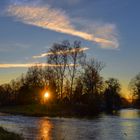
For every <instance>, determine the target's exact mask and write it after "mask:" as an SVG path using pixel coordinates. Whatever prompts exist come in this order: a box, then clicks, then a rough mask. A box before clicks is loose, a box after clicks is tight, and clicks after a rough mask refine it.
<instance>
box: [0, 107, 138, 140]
mask: <svg viewBox="0 0 140 140" xmlns="http://www.w3.org/2000/svg"><path fill="white" fill-rule="evenodd" d="M0 126H2V127H4V128H6V129H7V130H9V131H12V132H16V133H19V134H22V135H23V137H24V138H25V139H26V140H140V111H139V110H136V109H124V110H121V111H120V112H118V113H117V114H116V115H105V114H102V115H100V116H99V117H97V118H94V119H76V118H58V117H54V118H50V117H25V116H19V115H8V114H3V113H0Z"/></svg>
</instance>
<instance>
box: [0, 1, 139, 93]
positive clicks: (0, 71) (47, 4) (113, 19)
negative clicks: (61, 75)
mask: <svg viewBox="0 0 140 140" xmlns="http://www.w3.org/2000/svg"><path fill="white" fill-rule="evenodd" d="M139 5H140V1H139V0H123V1H122V0H59V1H56V0H1V1H0V83H5V82H9V81H10V80H11V79H13V78H16V77H18V76H19V75H21V73H23V72H25V71H26V70H27V68H25V67H26V66H25V67H24V68H17V67H19V66H17V67H16V65H15V64H27V63H36V62H43V60H45V59H33V58H32V57H33V56H35V55H39V54H42V53H45V52H46V50H47V49H48V48H49V47H50V46H51V45H52V44H53V43H54V42H60V41H63V40H70V41H74V40H80V41H81V42H82V46H83V47H88V48H89V50H87V51H86V52H87V54H88V57H95V58H97V59H98V60H101V61H103V62H104V63H105V64H106V67H105V68H104V69H103V71H102V75H103V76H104V77H105V78H108V77H116V78H118V79H119V80H120V82H121V84H122V86H123V92H124V94H126V92H128V91H127V85H128V83H129V81H130V79H131V78H133V77H134V76H135V75H136V74H137V73H138V72H139V71H140V65H139V64H140V63H139V60H140V55H139V52H140V47H139V44H140V35H139V33H140V28H139V25H140V18H139V13H140V8H139ZM2 64H5V65H6V64H12V65H15V67H14V68H2V67H3V65H2Z"/></svg>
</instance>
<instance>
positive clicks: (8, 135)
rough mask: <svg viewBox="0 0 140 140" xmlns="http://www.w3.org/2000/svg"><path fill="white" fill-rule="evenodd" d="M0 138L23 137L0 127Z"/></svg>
mask: <svg viewBox="0 0 140 140" xmlns="http://www.w3.org/2000/svg"><path fill="white" fill-rule="evenodd" d="M0 140H23V138H22V137H21V136H20V135H18V134H15V133H13V132H8V131H7V130H5V129H3V128H2V127H0Z"/></svg>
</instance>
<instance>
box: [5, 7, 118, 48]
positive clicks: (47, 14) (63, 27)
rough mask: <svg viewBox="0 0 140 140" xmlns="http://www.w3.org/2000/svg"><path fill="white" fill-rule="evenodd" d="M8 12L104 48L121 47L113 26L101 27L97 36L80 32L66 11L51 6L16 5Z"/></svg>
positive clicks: (26, 22)
mask: <svg viewBox="0 0 140 140" xmlns="http://www.w3.org/2000/svg"><path fill="white" fill-rule="evenodd" d="M6 12H7V13H8V15H10V16H14V17H16V20H19V21H21V22H23V23H25V24H30V25H34V26H38V27H41V28H44V29H49V30H53V31H56V32H60V33H64V34H69V35H73V36H77V37H80V38H82V39H85V40H88V41H92V42H94V43H97V44H99V45H100V46H101V47H102V48H118V46H119V44H118V40H117V38H116V36H114V30H111V28H110V26H111V24H109V25H108V24H106V27H105V28H102V27H101V28H100V29H98V30H100V34H97V33H96V32H95V33H90V32H89V31H83V30H82V29H81V30H78V29H76V26H74V24H73V23H72V20H71V19H70V17H69V16H68V15H66V13H65V12H64V11H62V10H60V9H54V8H51V7H50V6H49V5H45V6H37V5H33V6H32V5H21V4H20V5H16V4H15V5H10V6H8V8H7V10H6ZM90 24H92V23H90ZM88 26H89V25H86V28H88ZM86 28H85V29H86ZM104 29H106V30H104ZM107 30H109V32H106V31H107ZM98 32H99V31H98ZM102 36H104V37H102Z"/></svg>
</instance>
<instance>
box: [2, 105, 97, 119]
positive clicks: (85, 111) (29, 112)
mask: <svg viewBox="0 0 140 140" xmlns="http://www.w3.org/2000/svg"><path fill="white" fill-rule="evenodd" d="M0 112H3V113H11V114H15V115H18V114H19V115H26V116H50V117H89V116H96V115H97V114H98V113H97V112H94V111H93V110H90V109H89V108H88V107H87V106H81V105H80V106H79V105H77V106H75V105H74V106H72V105H59V104H56V105H37V104H33V105H22V106H10V107H9V106H6V107H0Z"/></svg>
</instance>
